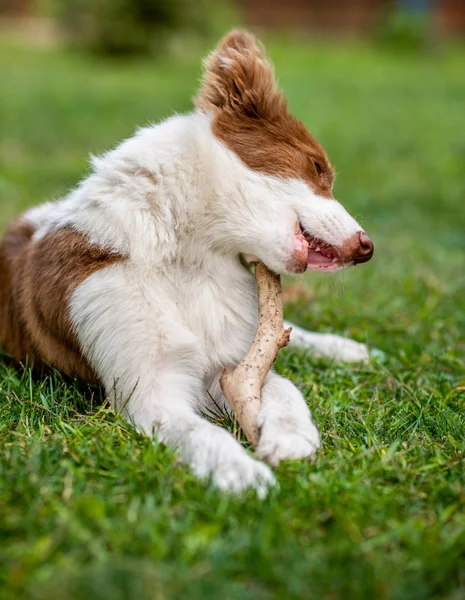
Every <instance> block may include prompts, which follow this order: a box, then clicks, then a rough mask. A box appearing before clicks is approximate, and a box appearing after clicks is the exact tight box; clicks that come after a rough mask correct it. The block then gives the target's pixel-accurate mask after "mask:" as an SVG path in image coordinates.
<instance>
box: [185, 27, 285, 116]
mask: <svg viewBox="0 0 465 600" xmlns="http://www.w3.org/2000/svg"><path fill="white" fill-rule="evenodd" d="M195 103H196V105H197V106H198V107H199V108H200V109H201V110H206V111H212V110H215V109H229V110H231V111H234V112H241V113H246V114H247V115H248V116H250V117H262V118H263V117H271V116H272V113H274V112H275V111H277V110H279V107H280V106H281V105H282V98H281V95H280V93H279V91H278V87H277V84H276V80H275V77H274V74H273V68H272V66H271V64H270V63H269V62H268V60H267V58H266V56H265V53H264V51H263V48H262V46H261V44H260V43H259V42H258V41H257V40H256V39H255V37H254V36H253V35H251V34H250V33H247V32H246V31H241V30H233V31H231V32H230V33H228V34H227V35H226V36H225V37H224V38H223V39H222V40H221V42H220V43H219V44H218V46H217V48H216V49H215V50H214V51H213V52H212V53H211V54H210V55H209V56H208V57H207V58H206V59H205V61H204V74H203V81H202V86H201V88H200V91H199V93H198V95H197V97H196V98H195Z"/></svg>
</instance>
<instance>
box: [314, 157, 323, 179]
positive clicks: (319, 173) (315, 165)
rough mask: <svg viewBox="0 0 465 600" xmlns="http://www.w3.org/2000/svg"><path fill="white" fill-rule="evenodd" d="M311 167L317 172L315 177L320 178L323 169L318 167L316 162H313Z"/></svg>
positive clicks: (318, 164)
mask: <svg viewBox="0 0 465 600" xmlns="http://www.w3.org/2000/svg"><path fill="white" fill-rule="evenodd" d="M313 165H314V167H315V170H316V172H317V175H318V176H320V175H322V174H323V167H322V166H321V165H320V163H319V162H318V161H317V160H314V161H313Z"/></svg>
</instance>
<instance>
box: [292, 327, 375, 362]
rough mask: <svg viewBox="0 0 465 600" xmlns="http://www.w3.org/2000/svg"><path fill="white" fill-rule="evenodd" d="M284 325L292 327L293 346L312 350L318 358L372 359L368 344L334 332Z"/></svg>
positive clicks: (339, 359)
mask: <svg viewBox="0 0 465 600" xmlns="http://www.w3.org/2000/svg"><path fill="white" fill-rule="evenodd" d="M284 326H285V327H292V332H291V341H290V345H291V346H295V347H297V348H303V349H305V350H310V351H311V352H312V354H313V355H314V356H316V357H318V358H329V359H330V360H337V361H341V362H366V361H368V360H369V359H370V354H369V351H368V346H366V344H360V343H359V342H355V341H354V340H349V339H348V338H345V337H342V336H340V335H335V334H332V333H314V332H313V331H307V330H305V329H302V328H301V327H297V326H296V325H293V324H292V323H285V324H284Z"/></svg>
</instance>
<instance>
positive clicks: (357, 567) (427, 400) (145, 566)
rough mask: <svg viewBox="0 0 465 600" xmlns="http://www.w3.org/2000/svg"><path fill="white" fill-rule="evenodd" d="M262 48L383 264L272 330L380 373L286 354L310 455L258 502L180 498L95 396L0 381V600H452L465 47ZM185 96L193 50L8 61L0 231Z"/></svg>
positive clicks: (461, 522)
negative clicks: (350, 353)
mask: <svg viewBox="0 0 465 600" xmlns="http://www.w3.org/2000/svg"><path fill="white" fill-rule="evenodd" d="M270 50H271V55H272V57H273V59H274V61H275V65H276V70H277V73H278V74H279V76H280V81H281V84H282V86H283V87H284V89H285V90H286V93H287V95H288V97H289V102H290V106H291V108H292V110H293V111H294V112H295V113H296V114H297V115H298V116H299V117H301V118H302V119H303V121H304V122H305V123H306V124H307V125H308V126H309V128H310V129H311V130H312V131H313V132H314V133H315V134H316V135H317V136H318V137H319V138H320V140H321V142H322V143H323V145H324V146H325V147H326V148H327V150H328V152H329V155H330V156H331V158H332V160H333V162H334V163H335V164H336V166H337V167H338V170H339V177H338V180H337V183H336V188H335V192H336V196H337V197H338V198H340V199H341V201H342V202H343V203H344V204H345V206H346V207H347V208H348V209H349V210H350V211H351V212H352V213H353V214H354V215H357V216H360V218H361V220H362V223H363V224H364V226H365V227H366V229H367V231H368V232H369V234H370V235H371V236H372V237H373V239H374V241H375V246H376V255H375V258H374V259H373V261H372V262H371V263H369V264H368V265H366V266H363V267H360V268H358V269H355V270H353V271H350V272H348V273H347V274H345V276H344V278H343V279H341V278H338V279H333V278H328V279H325V278H324V277H308V279H305V280H303V279H301V280H300V281H305V283H306V284H308V285H309V288H310V290H311V292H310V293H311V294H312V299H311V301H309V300H308V298H307V297H302V298H296V299H295V300H294V301H292V302H291V303H290V304H289V305H288V306H287V316H288V317H289V318H291V319H294V321H295V322H298V323H299V324H301V325H303V326H307V327H309V328H312V329H318V330H320V331H333V332H337V333H341V334H345V335H349V336H351V337H353V338H355V339H358V340H360V341H365V342H367V343H369V344H370V345H371V346H372V347H375V348H378V349H380V350H381V351H382V352H383V353H384V354H383V355H382V356H381V357H378V358H375V359H373V361H372V362H371V363H370V364H368V365H363V366H361V365H358V366H344V365H337V364H330V363H328V362H322V361H316V360H314V359H312V357H310V356H306V355H305V354H303V353H301V352H295V351H294V352H292V351H285V352H283V353H282V355H281V356H280V358H279V362H278V365H277V368H278V370H279V371H280V372H281V373H283V374H285V375H287V376H289V377H290V378H291V379H292V380H293V381H295V382H296V383H297V384H298V385H299V386H300V388H301V389H302V391H303V392H304V394H305V396H306V398H307V400H308V403H309V405H310V406H311V408H312V411H313V414H314V417H315V419H316V421H317V423H318V424H319V426H320V428H321V431H322V434H323V445H324V449H323V451H322V452H321V453H320V455H319V457H318V460H317V462H315V463H314V464H307V463H303V462H296V463H289V464H286V465H283V466H281V467H280V468H279V469H278V471H277V476H278V479H279V482H280V489H279V490H278V491H275V492H273V493H272V494H271V495H270V497H269V498H267V499H266V500H265V501H264V502H259V501H258V500H257V499H256V498H254V497H253V496H247V497H244V498H239V499H235V498H231V497H228V496H224V495H221V494H220V493H218V492H217V491H215V490H214V489H212V488H211V487H210V486H208V485H204V484H201V483H199V482H197V481H195V480H194V479H193V477H192V476H191V475H190V474H189V473H188V472H187V471H186V470H185V469H184V468H183V467H182V466H180V465H179V464H178V463H177V462H176V459H175V457H174V455H173V453H172V452H171V451H170V450H169V449H166V448H164V447H162V446H161V445H157V444H156V443H152V442H151V441H150V440H148V439H146V438H144V437H141V436H139V435H137V434H136V433H135V432H134V431H133V430H132V429H131V428H130V427H129V426H127V425H126V424H125V423H124V422H123V421H122V419H121V418H119V417H117V416H115V415H114V414H113V413H112V412H111V410H110V409H109V408H108V407H107V406H106V404H105V403H104V402H103V403H102V400H103V398H102V397H101V392H100V391H99V390H97V389H94V390H92V389H89V388H86V387H85V386H82V385H80V384H79V383H76V384H70V383H69V382H65V381H63V380H62V379H61V378H60V376H59V375H58V374H54V375H51V376H50V377H48V378H45V379H43V380H40V381H33V380H32V379H31V377H30V374H29V372H28V370H27V369H21V368H16V369H15V368H12V367H10V366H7V364H6V362H5V361H0V406H1V409H0V506H1V510H0V584H1V585H0V589H1V592H0V595H1V597H2V598H6V599H9V598H15V599H16V598H28V599H32V600H35V599H37V600H40V599H45V598H47V599H49V598H54V599H60V600H61V599H64V600H67V599H70V598H86V599H92V600H93V599H99V600H100V599H101V600H106V599H110V598H111V600H120V599H125V598H131V599H132V598H137V599H138V600H139V599H140V600H143V599H145V598H146V599H149V598H150V599H155V598H156V599H168V598H170V599H171V598H189V599H192V600H195V599H205V598H228V599H235V598H237V599H239V598H240V599H248V598H250V599H251V598H253V599H264V600H265V599H269V598H325V599H331V600H332V599H336V598H344V599H349V600H350V599H357V600H358V599H365V598H367V599H373V598H376V599H377V600H378V599H379V600H384V599H386V600H404V599H405V600H406V599H412V600H422V599H425V598H436V599H441V600H442V599H449V600H458V599H459V598H463V597H464V596H465V510H464V506H465V468H464V451H465V441H464V431H465V417H464V409H465V368H464V363H463V353H464V350H465V342H464V336H463V331H464V328H465V271H464V268H463V267H464V264H465V260H464V259H465V236H464V224H465V203H464V197H465V183H464V178H463V172H464V171H463V169H464V163H465V130H464V128H463V106H464V104H465V81H464V79H463V62H464V60H465V50H464V49H463V48H452V47H449V48H442V49H438V50H436V51H434V52H433V51H431V52H430V53H425V54H421V55H418V54H402V55H401V54H398V55H396V54H389V53H387V52H386V51H383V50H381V49H376V48H372V47H367V46H363V45H355V44H348V43H346V44H342V45H333V46H330V45H328V44H326V45H325V44H316V43H315V44H313V45H309V44H305V43H303V42H299V41H291V40H287V41H286V40H275V41H274V42H273V43H271V44H270ZM198 77H199V64H198V56H197V52H192V56H190V57H185V58H177V59H170V60H169V61H168V62H160V63H158V64H157V63H153V62H149V61H139V62H132V61H131V62H119V63H108V62H105V61H102V60H94V59H89V58H85V57H82V56H77V55H74V54H70V53H67V52H65V51H61V50H58V51H57V50H55V51H52V50H48V49H40V50H39V49H33V48H29V47H27V46H25V45H21V44H18V43H12V42H7V41H5V40H3V41H1V42H0V81H1V87H2V93H1V96H2V101H1V103H0V122H1V124H2V127H1V136H0V207H1V210H0V227H3V226H4V225H5V224H6V223H7V221H8V220H9V219H11V218H13V217H14V216H15V215H16V214H17V213H19V212H20V211H21V210H22V209H24V208H25V207H26V206H29V205H31V204H34V203H38V202H41V201H43V200H45V199H48V198H50V197H58V196H60V195H61V194H63V193H65V192H66V190H68V189H69V188H70V187H71V186H73V185H74V184H75V183H76V182H77V181H78V180H79V179H80V178H81V177H82V176H83V174H84V173H85V171H86V160H87V156H88V153H89V152H90V151H91V152H93V153H98V152H101V151H103V150H104V149H106V148H108V147H111V146H113V145H114V144H115V143H116V142H117V141H118V140H120V139H121V138H123V137H125V136H128V135H130V134H131V133H132V132H133V130H134V129H135V128H136V127H137V126H138V125H141V124H145V123H147V122H149V121H151V120H157V119H159V118H163V117H164V116H166V115H168V114H171V113H172V112H173V111H184V110H187V109H189V107H190V96H191V94H192V92H193V90H194V89H195V87H196V82H197V80H198Z"/></svg>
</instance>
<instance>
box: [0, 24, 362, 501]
mask: <svg viewBox="0 0 465 600" xmlns="http://www.w3.org/2000/svg"><path fill="white" fill-rule="evenodd" d="M92 163H93V171H92V173H91V174H90V175H89V176H88V177H86V178H85V179H84V180H83V181H82V182H81V183H80V184H79V185H78V186H77V187H76V188H75V189H74V190H73V191H71V192H70V193H69V194H68V195H67V196H66V197H64V198H63V199H60V200H59V201H57V202H48V203H45V204H43V205H40V206H37V207H34V208H32V209H30V210H29V211H27V212H26V213H25V214H24V215H22V216H21V217H19V218H18V219H17V220H16V221H14V222H13V223H12V224H11V225H10V227H9V228H8V229H7V231H6V233H5V234H4V236H3V238H2V241H1V245H0V343H1V345H2V346H3V348H4V350H5V351H6V352H7V353H9V354H10V355H12V357H13V358H14V359H15V360H17V361H19V362H26V361H27V364H29V365H31V366H33V368H35V369H37V368H39V369H40V368H42V367H44V366H46V367H50V366H51V367H53V368H56V369H58V370H59V371H61V372H62V373H64V374H65V375H67V376H70V377H77V378H81V379H84V380H86V381H88V382H91V383H99V384H100V385H103V386H104V388H105V390H106V392H107V394H108V395H109V397H110V398H111V400H112V402H113V405H114V407H115V408H116V409H117V410H120V411H122V412H123V413H124V415H125V416H126V418H127V419H128V420H129V421H130V422H131V423H132V424H133V425H134V426H135V427H136V428H137V429H138V430H139V431H141V432H144V433H146V434H148V435H153V434H156V436H157V438H158V440H159V441H160V442H162V443H165V444H168V445H170V446H171V447H173V448H175V449H176V451H177V453H178V456H179V457H180V458H181V460H182V461H183V462H184V463H185V464H187V465H188V466H190V468H191V470H192V472H193V473H194V474H195V475H196V476H197V477H199V478H209V479H211V481H212V482H213V483H214V484H215V485H216V486H217V487H218V488H220V489H222V490H228V491H231V492H241V491H242V490H245V489H247V488H252V489H254V490H255V491H256V493H257V494H258V495H259V496H260V497H263V496H264V495H265V494H266V493H267V490H268V488H269V486H272V485H273V484H274V483H275V478H274V475H273V473H272V471H271V469H270V467H269V466H268V465H267V464H265V462H263V461H266V462H268V463H269V464H270V465H272V466H274V465H277V464H278V463H279V462H280V461H283V460H288V459H306V458H310V457H312V456H313V454H314V453H315V452H316V450H317V449H318V448H319V447H320V436H319V433H318V429H317V427H316V426H315V424H314V422H313V420H312V417H311V414H310V411H309V408H308V406H307V404H306V402H305V400H304V398H303V396H302V394H301V393H300V392H299V390H298V389H297V388H296V387H295V386H294V385H293V384H292V383H291V382H290V381H289V380H287V379H285V378H283V377H281V376H279V375H278V374H276V373H275V372H273V371H271V372H270V373H269V374H268V376H267V378H266V380H265V383H264V386H263V390H262V407H261V412H260V414H259V417H258V423H257V424H258V427H259V430H260V440H259V443H258V445H257V448H256V453H255V457H252V456H251V455H250V454H248V453H247V451H246V450H245V449H244V448H243V447H242V446H241V445H240V444H239V443H238V442H237V441H236V440H235V439H234V438H233V436H232V435H231V434H230V433H229V432H228V431H226V430H225V429H224V428H221V427H219V426H217V425H215V424H214V423H212V422H211V420H208V419H207V418H205V417H204V414H205V413H208V411H209V410H211V409H212V406H213V404H214V405H215V406H216V407H220V408H221V409H224V410H229V407H228V405H227V402H226V400H225V398H224V396H223V394H222V391H221V387H220V384H219V378H220V375H221V373H222V371H223V369H224V368H228V369H232V368H233V367H234V366H235V365H236V364H237V363H238V362H239V361H240V360H241V359H242V357H243V356H244V354H245V353H246V352H247V350H248V348H249V346H250V343H251V341H252V339H253V336H254V332H255V329H256V323H257V296H256V288H255V279H254V276H253V273H252V270H251V268H250V267H249V266H248V264H249V263H250V262H251V261H254V260H257V259H258V260H260V261H262V262H263V263H265V264H266V265H267V266H268V267H269V268H270V269H271V270H273V271H274V272H276V273H283V274H285V273H303V272H305V271H317V272H325V273H326V272H331V273H332V272H335V271H338V270H341V269H344V268H346V267H350V266H352V265H355V264H359V263H363V262H366V261H368V260H369V259H370V258H371V256H372V254H373V243H372V242H371V240H370V238H369V237H368V235H367V234H366V233H365V232H364V230H363V229H362V228H361V226H360V225H359V224H358V223H357V222H356V221H355V220H354V219H353V218H352V217H351V216H350V215H349V213H348V212H347V211H346V210H345V209H344V208H343V207H342V205H341V204H340V203H339V202H338V201H337V200H335V199H334V198H333V196H332V191H331V190H332V183H333V178H334V175H333V169H332V167H331V165H330V162H329V160H328V158H327V156H326V154H325V152H324V150H323V148H322V147H321V146H320V144H319V143H318V142H317V141H316V139H315V138H314V137H313V136H312V135H311V134H310V133H309V132H308V131H307V129H306V128H305V126H304V125H303V124H302V123H301V122H300V121H299V120H297V119H296V118H295V117H293V116H292V115H291V114H290V113H289V111H288V109H287V106H286V102H285V100H284V98H283V97H282V94H281V92H280V90H279V89H278V86H277V83H276V80H275V77H274V74H273V69H272V66H271V64H270V62H269V61H268V59H267V57H266V55H265V52H264V50H263V48H262V46H261V44H260V43H259V42H258V41H257V40H256V39H255V38H254V37H253V36H252V35H251V34H249V33H247V32H244V31H239V30H234V31H232V32H230V33H229V34H228V35H226V37H225V38H223V40H222V41H221V42H220V43H219V45H218V46H217V47H216V49H215V50H214V51H213V52H212V53H211V54H210V55H209V56H208V57H207V59H206V60H205V61H204V74H203V81H202V84H201V87H200V90H199V92H198V94H197V96H196V98H195V109H194V110H193V111H192V112H191V113H189V114H186V115H175V116H172V117H170V118H168V119H167V120H165V121H163V122H161V123H159V124H157V125H152V126H149V127H146V128H143V129H140V130H139V131H137V133H136V134H135V135H134V137H132V138H130V139H128V140H126V141H124V142H122V143H121V144H120V145H119V146H118V147H117V148H116V149H114V150H112V151H110V152H108V153H107V154H105V155H104V156H102V157H99V158H93V159H92ZM292 339H293V343H294V344H296V345H299V346H302V347H305V348H311V349H313V351H315V352H316V353H319V354H320V355H323V356H329V357H332V358H336V359H342V360H364V359H366V358H367V356H368V354H367V349H366V347H365V346H364V345H362V344H357V343H356V342H353V341H351V340H346V339H344V338H339V337H337V336H331V335H324V334H312V333H310V332H306V331H304V330H302V329H299V328H294V332H293V338H292Z"/></svg>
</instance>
